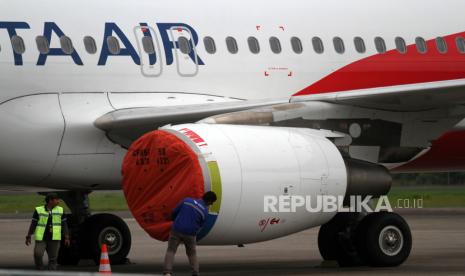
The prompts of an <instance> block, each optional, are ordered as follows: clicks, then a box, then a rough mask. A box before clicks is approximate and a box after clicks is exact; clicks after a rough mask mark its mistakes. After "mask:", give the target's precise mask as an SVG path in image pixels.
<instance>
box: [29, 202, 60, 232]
mask: <svg viewBox="0 0 465 276" xmlns="http://www.w3.org/2000/svg"><path fill="white" fill-rule="evenodd" d="M36 211H37V214H38V215H39V221H38V222H37V226H36V230H35V232H34V237H35V240H36V241H42V240H43V239H44V233H45V231H46V230H47V229H46V228H47V221H48V216H49V213H48V211H47V209H45V206H39V207H36ZM62 216H63V208H62V207H60V206H56V207H55V208H53V209H52V240H54V241H60V240H61V217H62Z"/></svg>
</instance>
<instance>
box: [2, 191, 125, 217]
mask: <svg viewBox="0 0 465 276" xmlns="http://www.w3.org/2000/svg"><path fill="white" fill-rule="evenodd" d="M89 201H90V206H91V210H92V211H127V210H129V208H128V205H127V204H126V200H125V199H124V195H123V192H122V191H114V192H113V191H111V192H93V193H91V194H90V196H89ZM41 204H44V196H41V195H37V194H35V193H24V194H17V193H15V194H3V195H0V213H27V212H31V214H32V212H34V208H35V207H36V206H39V205H41ZM61 206H63V207H64V208H65V211H66V212H68V213H69V209H68V208H67V207H66V204H64V203H62V204H61Z"/></svg>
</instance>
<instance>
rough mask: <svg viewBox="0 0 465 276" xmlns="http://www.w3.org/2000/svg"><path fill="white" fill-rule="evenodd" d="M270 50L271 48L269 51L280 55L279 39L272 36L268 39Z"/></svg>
mask: <svg viewBox="0 0 465 276" xmlns="http://www.w3.org/2000/svg"><path fill="white" fill-rule="evenodd" d="M270 48H271V51H272V52H273V53H275V54H279V53H281V50H282V48H281V42H280V41H279V39H278V38H277V37H275V36H272V37H270Z"/></svg>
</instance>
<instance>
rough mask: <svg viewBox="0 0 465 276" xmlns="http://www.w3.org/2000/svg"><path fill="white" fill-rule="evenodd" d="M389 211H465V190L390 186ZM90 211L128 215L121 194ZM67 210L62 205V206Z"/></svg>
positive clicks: (24, 205) (13, 209) (15, 200)
mask: <svg viewBox="0 0 465 276" xmlns="http://www.w3.org/2000/svg"><path fill="white" fill-rule="evenodd" d="M388 197H389V201H390V203H391V204H392V207H394V208H396V207H399V206H396V205H397V204H402V205H403V206H401V207H407V206H405V205H406V204H410V207H414V206H412V205H413V204H419V203H422V205H423V208H464V207H465V186H422V187H418V186H408V187H401V186H393V187H392V189H391V192H390V193H389V195H388ZM89 199H90V206H91V210H92V211H127V210H129V209H128V207H127V204H126V200H125V199H124V195H123V192H122V191H112V192H93V193H91V194H90V196H89ZM43 200H44V197H43V196H40V195H37V194H31V193H24V194H18V193H15V194H3V195H0V213H27V212H31V214H32V212H33V210H34V207H36V206H38V205H40V204H43V202H44V201H43ZM61 205H62V206H63V207H65V210H66V211H67V212H69V210H67V208H66V206H65V204H61Z"/></svg>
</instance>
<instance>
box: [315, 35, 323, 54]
mask: <svg viewBox="0 0 465 276" xmlns="http://www.w3.org/2000/svg"><path fill="white" fill-rule="evenodd" d="M312 45H313V50H314V51H315V53H317V54H323V52H324V51H325V48H324V46H323V41H322V40H321V38H319V37H316V36H315V37H314V38H312Z"/></svg>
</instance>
